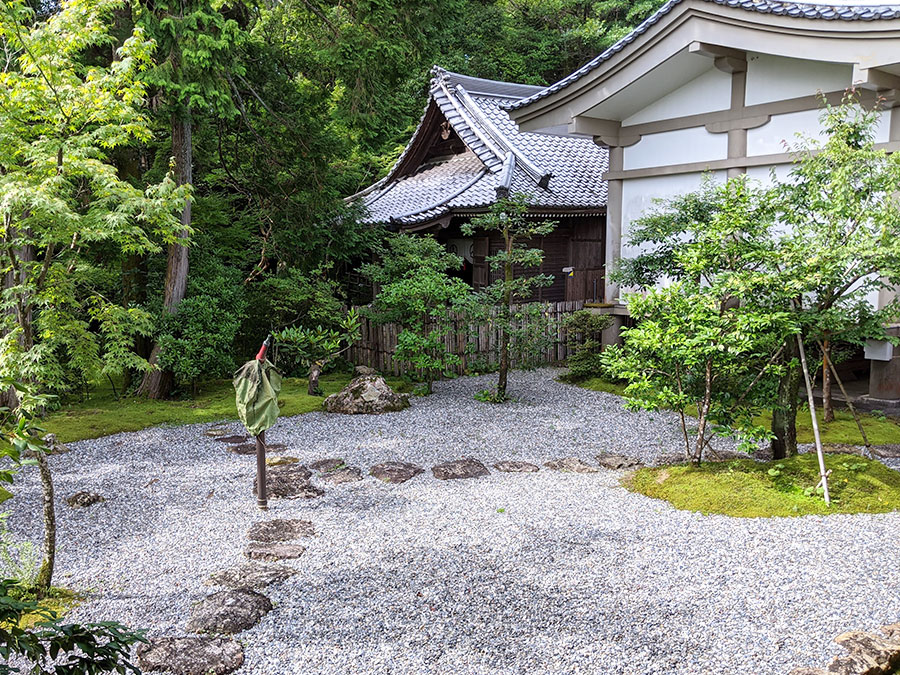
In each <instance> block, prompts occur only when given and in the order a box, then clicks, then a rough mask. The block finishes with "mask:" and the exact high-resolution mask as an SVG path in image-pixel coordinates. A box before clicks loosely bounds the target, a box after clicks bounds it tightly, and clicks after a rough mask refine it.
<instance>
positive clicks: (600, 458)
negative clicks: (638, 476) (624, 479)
mask: <svg viewBox="0 0 900 675" xmlns="http://www.w3.org/2000/svg"><path fill="white" fill-rule="evenodd" d="M596 457H597V464H599V465H600V466H602V467H603V468H604V469H615V470H619V469H636V468H638V467H642V466H644V465H643V464H642V463H641V462H639V461H637V460H636V459H632V458H631V457H626V456H625V455H614V454H612V453H610V452H603V453H600V454H599V455H597V456H596Z"/></svg>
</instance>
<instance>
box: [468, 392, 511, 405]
mask: <svg viewBox="0 0 900 675" xmlns="http://www.w3.org/2000/svg"><path fill="white" fill-rule="evenodd" d="M474 398H475V400H476V401H481V402H482V403H506V402H507V401H509V400H511V399H510V397H509V396H507V395H506V394H501V393H500V392H498V391H497V390H496V389H481V390H479V391H476V392H475V394H474Z"/></svg>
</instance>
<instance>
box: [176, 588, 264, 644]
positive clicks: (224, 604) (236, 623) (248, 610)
mask: <svg viewBox="0 0 900 675" xmlns="http://www.w3.org/2000/svg"><path fill="white" fill-rule="evenodd" d="M271 610H272V603H271V602H270V601H269V599H268V598H267V597H266V596H264V595H262V594H260V593H257V592H256V591H251V590H249V589H246V588H236V589H233V590H230V591H219V592H218V593H213V594H212V595H210V596H209V597H206V598H204V599H203V600H201V601H200V602H198V603H196V604H195V605H194V606H193V607H192V608H191V618H190V621H188V623H187V626H186V627H185V628H186V630H187V631H188V632H189V633H240V632H241V631H244V630H247V629H248V628H250V627H252V626H254V625H256V622H257V621H259V620H260V619H261V618H263V617H264V616H265V615H266V614H267V613H268V612H270V611H271Z"/></svg>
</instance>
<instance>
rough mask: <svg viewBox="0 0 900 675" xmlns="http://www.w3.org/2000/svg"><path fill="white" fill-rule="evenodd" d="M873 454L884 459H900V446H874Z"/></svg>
mask: <svg viewBox="0 0 900 675" xmlns="http://www.w3.org/2000/svg"><path fill="white" fill-rule="evenodd" d="M872 453H873V454H874V455H875V456H876V457H881V458H883V459H900V444H896V445H894V444H892V445H875V446H872Z"/></svg>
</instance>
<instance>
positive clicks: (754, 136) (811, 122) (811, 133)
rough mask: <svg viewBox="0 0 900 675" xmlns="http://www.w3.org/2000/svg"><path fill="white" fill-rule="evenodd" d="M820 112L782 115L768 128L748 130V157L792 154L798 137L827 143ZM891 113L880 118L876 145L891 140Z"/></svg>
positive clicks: (773, 119)
mask: <svg viewBox="0 0 900 675" xmlns="http://www.w3.org/2000/svg"><path fill="white" fill-rule="evenodd" d="M821 115H822V111H821V110H803V111H801V112H795V113H785V114H783V115H772V119H771V120H769V122H768V124H764V125H763V126H761V127H756V128H755V129H748V130H747V156H748V157H753V156H755V155H774V154H778V153H781V152H790V151H791V150H792V149H793V148H794V146H796V145H797V144H798V143H799V142H800V138H799V137H798V134H802V135H803V136H806V137H809V138H812V139H815V140H816V141H818V142H820V143H824V141H825V135H824V134H823V132H822V126H821V123H820V121H819V118H820V117H821ZM890 127H891V113H890V111H889V110H884V111H882V112H880V113H879V115H878V124H877V126H876V128H875V142H876V143H887V142H888V141H889V140H890Z"/></svg>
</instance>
